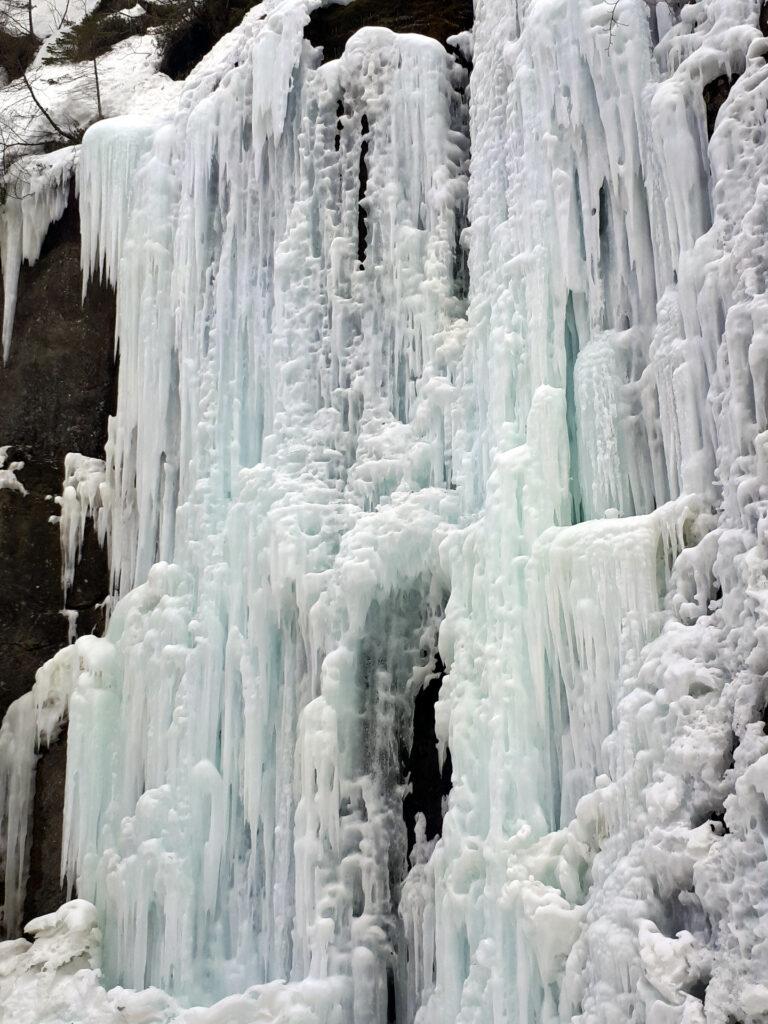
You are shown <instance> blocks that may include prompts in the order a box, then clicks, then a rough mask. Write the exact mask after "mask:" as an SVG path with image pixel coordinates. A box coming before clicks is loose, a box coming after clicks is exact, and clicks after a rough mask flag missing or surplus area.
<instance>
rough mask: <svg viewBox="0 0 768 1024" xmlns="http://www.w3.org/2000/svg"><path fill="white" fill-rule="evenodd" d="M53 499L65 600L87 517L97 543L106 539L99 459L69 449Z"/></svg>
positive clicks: (105, 493) (106, 502)
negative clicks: (58, 494) (60, 483)
mask: <svg viewBox="0 0 768 1024" xmlns="http://www.w3.org/2000/svg"><path fill="white" fill-rule="evenodd" d="M55 500H56V503H57V504H58V506H59V509H60V512H59V515H58V516H54V517H52V518H53V519H58V522H59V533H60V538H61V586H62V590H63V591H64V600H65V601H66V597H67V592H68V591H69V589H70V587H71V586H72V584H73V582H74V579H75V569H76V567H77V563H78V560H79V558H80V554H81V552H82V548H83V540H84V538H85V527H86V523H87V522H88V520H89V519H90V520H91V521H92V523H93V525H94V527H95V529H96V535H97V537H98V539H99V543H100V544H102V545H103V544H105V543H107V542H108V534H107V529H108V526H109V489H108V487H107V484H106V481H105V466H104V460H103V459H94V458H90V457H89V456H87V455H81V454H80V453H79V452H69V453H68V454H67V456H66V457H65V459H64V481H63V483H62V488H61V496H60V497H57V498H56V499H55Z"/></svg>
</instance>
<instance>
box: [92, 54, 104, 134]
mask: <svg viewBox="0 0 768 1024" xmlns="http://www.w3.org/2000/svg"><path fill="white" fill-rule="evenodd" d="M93 77H94V78H95V80H96V111H97V113H98V115H99V120H100V121H101V119H102V118H103V117H104V114H103V113H102V110H101V86H100V84H99V68H98V65H97V64H96V58H95V57H94V58H93Z"/></svg>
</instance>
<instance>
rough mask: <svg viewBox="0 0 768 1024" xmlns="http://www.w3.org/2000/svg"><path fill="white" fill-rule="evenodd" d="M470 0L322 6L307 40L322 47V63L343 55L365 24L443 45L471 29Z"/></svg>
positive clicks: (373, 0) (367, 0) (369, 0)
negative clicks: (419, 36) (352, 38)
mask: <svg viewBox="0 0 768 1024" xmlns="http://www.w3.org/2000/svg"><path fill="white" fill-rule="evenodd" d="M473 20H474V15H473V7H472V0H443V2H440V0H410V2H406V3H404V2H403V0H355V3H353V4H349V5H348V6H342V5H333V6H331V7H322V8H320V9H319V10H317V11H315V13H314V14H313V15H312V21H311V22H310V24H309V27H308V30H307V38H308V39H309V41H310V42H311V43H312V45H313V46H322V47H323V57H324V59H325V60H335V59H336V58H337V57H340V56H341V54H342V53H343V52H344V47H345V45H346V43H347V40H348V39H349V37H350V36H351V35H353V34H354V33H355V32H357V31H358V29H361V28H364V27H365V26H368V25H376V26H379V27H381V28H389V29H392V31H393V32H418V33H419V34H420V35H424V36H430V37H431V38H433V39H438V40H439V41H440V42H441V43H444V42H445V41H446V40H447V39H448V37H449V36H452V35H456V34H457V33H459V32H464V31H468V30H469V29H471V28H472V22H473Z"/></svg>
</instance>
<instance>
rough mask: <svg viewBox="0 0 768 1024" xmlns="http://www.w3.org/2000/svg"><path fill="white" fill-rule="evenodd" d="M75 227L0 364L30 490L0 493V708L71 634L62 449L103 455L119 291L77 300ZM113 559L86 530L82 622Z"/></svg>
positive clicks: (41, 876) (55, 790) (48, 808)
mask: <svg viewBox="0 0 768 1024" xmlns="http://www.w3.org/2000/svg"><path fill="white" fill-rule="evenodd" d="M80 293H81V278H80V224H79V218H78V213H77V204H76V202H74V201H72V202H70V205H69V208H68V210H67V212H66V213H65V215H64V217H63V218H62V220H61V221H59V222H58V223H57V224H54V225H53V226H52V227H51V229H50V231H49V233H48V237H47V238H46V241H45V245H44V247H43V252H42V254H41V256H40V259H39V261H38V262H37V264H36V265H35V266H34V267H27V266H25V267H23V268H22V272H21V280H20V282H19V302H18V307H17V311H16V322H15V328H14V336H13V343H12V347H11V353H10V358H9V361H8V364H7V365H6V366H3V367H0V394H1V395H2V401H0V445H5V444H8V445H11V449H10V451H9V456H10V458H11V459H13V460H19V461H23V462H24V468H23V469H22V470H21V471H20V472H19V473H18V474H17V477H18V479H19V480H20V482H21V483H22V484H23V485H24V487H25V488H26V490H27V494H26V496H24V495H22V494H20V493H19V492H18V491H12V490H7V489H6V490H0V648H1V649H2V651H3V657H2V659H0V715H4V714H5V711H6V709H7V707H8V705H9V704H10V703H11V702H12V701H14V700H15V699H16V698H17V697H20V696H21V695H22V694H23V693H26V692H27V691H28V690H29V689H30V688H31V687H32V684H33V683H34V679H35V672H36V670H37V669H38V668H39V667H40V666H41V665H42V664H43V662H45V661H46V660H47V659H48V658H50V657H52V656H53V655H54V654H55V653H56V652H57V651H58V650H59V649H60V648H61V647H63V646H64V645H65V644H66V642H67V622H66V619H65V618H64V616H62V615H61V608H62V605H63V601H62V592H61V581H60V580H61V557H60V552H59V532H58V528H57V527H56V526H55V525H53V524H51V523H49V517H50V516H51V515H56V513H57V511H58V508H57V506H56V505H55V504H54V503H53V501H52V500H50V497H49V496H51V495H55V494H58V493H59V492H60V490H61V481H62V477H63V474H64V456H65V455H66V453H67V452H70V451H79V452H82V453H83V454H85V455H94V456H100V457H103V454H104V442H105V440H106V428H107V417H108V415H109V413H110V412H111V407H112V402H113V391H114V386H115V367H114V361H113V335H114V297H113V295H112V293H111V291H109V290H108V289H106V288H103V287H101V286H98V285H97V286H93V287H91V289H90V291H89V294H88V298H87V300H86V302H85V304H84V305H83V304H82V303H81V300H80ZM107 586H108V577H107V568H106V560H105V558H104V555H103V553H102V552H101V550H100V549H99V547H98V544H96V542H95V538H94V537H93V536H92V535H91V536H89V537H88V539H87V542H86V546H85V550H84V558H83V562H82V564H81V567H80V570H79V571H78V574H77V579H76V584H75V587H74V588H73V590H72V592H71V593H70V595H69V600H68V602H67V603H68V606H69V607H71V608H76V609H77V610H78V612H79V615H78V631H79V632H80V633H87V632H90V631H91V630H92V629H94V627H97V626H98V624H99V616H100V612H99V609H97V607H96V605H97V603H98V602H100V601H101V600H102V599H103V598H104V596H105V595H106V592H107ZM65 764H66V751H65V743H64V739H63V737H62V738H60V739H59V740H58V741H57V742H56V743H54V744H53V745H52V747H51V749H50V750H49V751H44V752H43V754H42V756H41V759H40V763H39V766H38V777H37V787H36V795H35V805H34V828H33V836H32V853H31V864H30V880H29V886H28V897H27V904H26V908H25V915H24V916H25V920H28V919H29V918H30V917H33V916H35V915H37V914H40V913H47V912H48V911H51V910H55V909H56V907H57V906H58V905H59V903H60V902H61V898H60V893H59V859H60V849H61V807H62V798H63V788H64V768H65Z"/></svg>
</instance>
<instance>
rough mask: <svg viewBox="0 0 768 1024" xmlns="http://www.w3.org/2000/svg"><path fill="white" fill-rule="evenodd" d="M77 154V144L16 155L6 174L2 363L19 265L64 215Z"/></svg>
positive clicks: (1, 225) (1, 240) (0, 240)
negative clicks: (48, 152) (39, 153)
mask: <svg viewBox="0 0 768 1024" xmlns="http://www.w3.org/2000/svg"><path fill="white" fill-rule="evenodd" d="M77 157H78V147H76V146H68V147H66V148H64V149H59V150H57V151H56V152H55V153H52V154H51V155H50V156H44V157H43V156H35V157H25V158H23V159H20V160H18V161H16V163H15V164H14V165H13V168H12V170H11V171H9V172H8V174H7V175H6V179H7V186H6V187H7V192H6V196H5V202H4V203H3V205H2V206H0V262H1V263H2V267H3V295H4V300H3V330H2V342H3V361H4V362H7V361H8V356H9V354H10V350H11V335H12V333H13V320H14V315H15V313H16V297H17V291H18V282H19V271H20V270H21V264H22V263H23V262H24V261H26V262H27V263H29V264H30V265H32V264H34V263H36V262H37V259H38V257H39V255H40V252H41V250H42V247H43V242H44V241H45V236H46V235H47V234H48V228H49V227H50V226H51V224H53V223H54V221H57V220H60V219H61V217H62V216H63V215H64V211H65V210H66V208H67V203H68V202H69V193H70V187H71V183H72V178H73V175H74V172H75V167H76V165H77Z"/></svg>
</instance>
